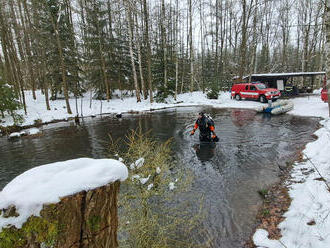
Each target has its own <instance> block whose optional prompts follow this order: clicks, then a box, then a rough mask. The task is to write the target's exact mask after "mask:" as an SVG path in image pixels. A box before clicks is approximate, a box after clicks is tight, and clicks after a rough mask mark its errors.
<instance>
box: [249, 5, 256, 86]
mask: <svg viewBox="0 0 330 248" xmlns="http://www.w3.org/2000/svg"><path fill="white" fill-rule="evenodd" d="M257 15H258V0H255V10H254V17H253V33H252V36H253V40H252V58H251V60H252V61H251V65H250V75H249V83H251V76H252V73H253V72H254V69H255V63H256V58H257Z"/></svg>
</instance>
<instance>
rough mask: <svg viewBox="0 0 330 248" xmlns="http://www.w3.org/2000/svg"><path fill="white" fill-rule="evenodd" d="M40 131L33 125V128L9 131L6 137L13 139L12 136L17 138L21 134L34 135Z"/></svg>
mask: <svg viewBox="0 0 330 248" xmlns="http://www.w3.org/2000/svg"><path fill="white" fill-rule="evenodd" d="M39 133H41V131H40V130H39V129H38V128H36V127H34V128H30V129H27V130H23V131H20V132H14V133H11V134H10V135H9V136H8V138H9V139H13V138H19V137H21V136H25V135H36V134H39Z"/></svg>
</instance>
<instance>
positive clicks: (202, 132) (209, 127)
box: [190, 112, 219, 142]
mask: <svg viewBox="0 0 330 248" xmlns="http://www.w3.org/2000/svg"><path fill="white" fill-rule="evenodd" d="M197 128H199V140H200V141H206V142H211V141H218V140H219V139H218V137H217V135H216V134H215V132H214V122H213V120H212V119H211V118H210V117H207V116H206V115H205V114H204V113H203V112H201V113H199V114H198V119H197V120H196V122H195V126H194V129H193V130H192V131H191V133H190V135H194V134H195V131H196V129H197ZM211 134H212V136H211Z"/></svg>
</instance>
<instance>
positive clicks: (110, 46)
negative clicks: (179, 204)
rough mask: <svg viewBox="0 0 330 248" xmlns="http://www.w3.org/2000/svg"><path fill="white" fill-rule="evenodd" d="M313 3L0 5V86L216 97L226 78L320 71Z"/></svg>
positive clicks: (319, 20)
mask: <svg viewBox="0 0 330 248" xmlns="http://www.w3.org/2000/svg"><path fill="white" fill-rule="evenodd" d="M325 10H326V8H325V4H324V1H322V0H313V1H311V0H281V1H278V0H184V1H182V0H181V1H179V0H1V1H0V44H1V45H0V47H1V51H0V79H1V80H2V81H3V83H6V84H9V85H11V86H12V88H13V89H14V90H15V93H16V94H17V96H19V98H20V100H21V103H22V106H25V100H24V99H25V97H24V91H25V90H31V91H32V92H33V96H34V97H36V94H35V92H36V90H37V89H40V90H42V92H43V93H44V97H45V99H46V106H45V108H47V109H49V108H50V106H49V100H51V99H56V98H57V97H58V96H59V95H61V96H62V95H63V97H64V98H65V99H66V105H67V106H66V107H67V111H68V112H69V113H71V112H72V110H71V106H70V105H69V100H68V99H69V96H75V97H76V98H79V97H80V96H81V95H82V94H83V93H85V92H87V91H90V92H93V96H94V97H96V98H98V99H106V100H108V101H110V100H111V98H112V95H113V94H112V93H113V91H114V90H115V89H120V90H124V89H125V90H134V92H135V95H136V98H137V101H138V102H139V101H140V100H141V98H144V99H149V100H150V101H151V102H152V101H154V100H161V99H163V98H164V97H166V96H167V95H169V94H172V95H173V96H174V97H176V94H178V93H182V92H187V91H194V90H203V91H205V90H206V89H216V90H219V89H225V88H228V87H229V86H230V85H231V84H232V80H233V77H235V76H239V77H240V78H242V77H243V76H244V75H249V74H251V73H263V72H293V71H322V70H325V59H326V56H325V41H326V39H325V25H324V16H325Z"/></svg>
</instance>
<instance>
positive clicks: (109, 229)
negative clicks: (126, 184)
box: [0, 181, 120, 248]
mask: <svg viewBox="0 0 330 248" xmlns="http://www.w3.org/2000/svg"><path fill="white" fill-rule="evenodd" d="M119 187H120V182H119V181H117V182H115V183H112V184H108V185H105V186H103V187H99V188H96V189H94V190H90V191H87V192H86V191H82V192H79V193H77V194H75V195H71V196H67V197H64V198H62V199H61V201H60V202H59V203H57V204H49V205H44V206H43V209H42V210H41V212H40V217H36V216H31V217H30V218H29V219H28V220H27V221H26V223H24V224H23V226H22V228H21V229H17V228H15V227H9V228H3V229H2V232H1V233H0V247H1V248H16V247H17V248H20V247H22V248H48V247H49V248H50V247H51V248H69V247H70V248H87V247H88V248H97V247H98V248H100V247H102V248H113V247H118V242H117V227H118V214H117V196H118V192H119ZM3 211H6V210H3Z"/></svg>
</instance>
